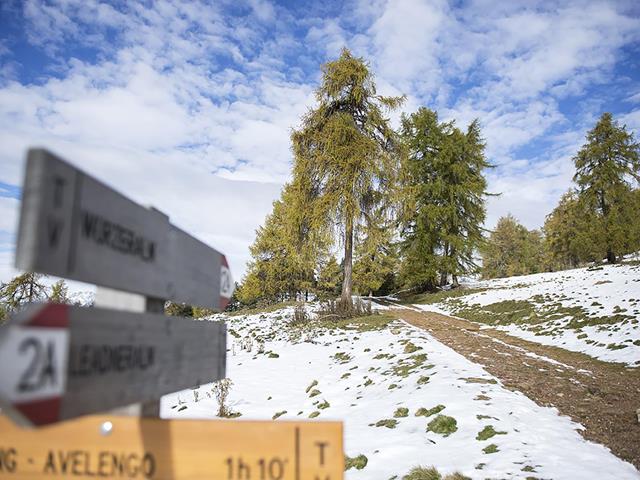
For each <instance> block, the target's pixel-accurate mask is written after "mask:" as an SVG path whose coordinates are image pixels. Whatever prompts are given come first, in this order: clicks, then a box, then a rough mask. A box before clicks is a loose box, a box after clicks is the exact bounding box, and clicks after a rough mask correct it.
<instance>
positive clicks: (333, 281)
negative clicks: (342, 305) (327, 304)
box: [315, 255, 342, 299]
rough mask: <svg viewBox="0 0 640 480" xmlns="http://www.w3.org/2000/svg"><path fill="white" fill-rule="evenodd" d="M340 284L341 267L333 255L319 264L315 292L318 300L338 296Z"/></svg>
mask: <svg viewBox="0 0 640 480" xmlns="http://www.w3.org/2000/svg"><path fill="white" fill-rule="evenodd" d="M341 284H342V267H341V266H340V265H339V264H338V261H337V260H336V257H335V256H334V255H331V256H329V257H328V258H327V259H326V260H325V261H323V262H321V264H320V266H319V268H318V281H317V284H316V288H315V292H316V295H317V296H318V298H320V299H327V298H335V297H336V296H338V295H339V294H340V285H341Z"/></svg>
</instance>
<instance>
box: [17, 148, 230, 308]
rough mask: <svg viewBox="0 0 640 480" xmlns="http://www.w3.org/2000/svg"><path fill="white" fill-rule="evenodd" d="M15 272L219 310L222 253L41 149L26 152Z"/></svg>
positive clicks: (225, 284) (226, 284)
mask: <svg viewBox="0 0 640 480" xmlns="http://www.w3.org/2000/svg"><path fill="white" fill-rule="evenodd" d="M16 267H17V268H19V269H22V270H27V271H35V272H40V273H48V274H51V275H56V276H58V277H64V278H70V279H73V280H80V281H83V282H88V283H94V284H96V285H102V286H105V287H111V288H115V289H119V290H125V291H128V292H134V293H139V294H142V295H145V296H147V297H153V298H162V299H165V300H173V301H176V302H184V303H187V304H189V305H199V306H203V307H210V308H216V309H217V308H219V309H224V307H225V306H226V305H227V303H228V302H229V299H230V298H231V295H232V293H233V285H234V284H233V279H232V278H231V272H230V271H229V265H228V264H227V260H226V258H225V256H224V255H222V254H221V253H220V252H218V251H216V250H214V249H213V248H211V247H209V246H207V245H205V244H204V243H202V242H200V241H199V240H197V239H196V238H194V237H192V236H190V235H188V234H186V233H185V232H183V231H182V230H180V229H179V228H177V227H175V226H173V225H171V224H170V223H169V219H168V217H167V216H166V215H164V214H163V213H161V212H159V211H157V210H154V209H150V208H145V207H143V206H141V205H138V204H137V203H135V202H133V201H131V200H129V199H128V198H126V197H124V196H123V195H121V194H120V193H118V192H116V191H115V190H113V189H111V188H110V187H108V186H106V185H105V184H103V183H102V182H100V181H98V180H96V179H95V178H93V177H91V176H89V175H87V174H85V173H83V172H82V171H80V170H78V169H77V168H75V167H73V166H71V165H70V164H69V163H67V162H65V161H63V160H61V159H59V158H58V157H56V156H55V155H53V154H51V153H49V152H48V151H46V150H41V149H33V150H29V152H28V155H27V173H26V178H25V183H24V188H23V193H22V204H21V210H20V226H19V228H18V241H17V251H16Z"/></svg>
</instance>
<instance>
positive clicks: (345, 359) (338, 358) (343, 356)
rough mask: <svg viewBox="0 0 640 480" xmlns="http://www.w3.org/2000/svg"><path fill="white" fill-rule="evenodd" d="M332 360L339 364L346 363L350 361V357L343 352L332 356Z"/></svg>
mask: <svg viewBox="0 0 640 480" xmlns="http://www.w3.org/2000/svg"><path fill="white" fill-rule="evenodd" d="M333 359H334V360H336V361H338V362H340V363H347V362H350V361H351V355H349V354H348V353H345V352H338V353H336V354H335V355H334V356H333Z"/></svg>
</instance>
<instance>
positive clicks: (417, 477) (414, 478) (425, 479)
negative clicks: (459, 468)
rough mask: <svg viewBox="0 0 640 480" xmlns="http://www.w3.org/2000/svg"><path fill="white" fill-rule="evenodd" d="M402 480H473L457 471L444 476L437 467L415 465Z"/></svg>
mask: <svg viewBox="0 0 640 480" xmlns="http://www.w3.org/2000/svg"><path fill="white" fill-rule="evenodd" d="M402 480H471V479H470V478H469V477H465V476H464V475H462V474H461V473H458V472H455V473H451V474H449V475H447V476H446V477H443V476H442V475H441V474H440V472H438V470H436V469H435V467H429V468H425V467H413V468H412V469H411V470H410V471H409V473H408V474H406V475H405V476H404V477H402Z"/></svg>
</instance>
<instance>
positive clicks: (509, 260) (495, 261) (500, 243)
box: [481, 214, 544, 278]
mask: <svg viewBox="0 0 640 480" xmlns="http://www.w3.org/2000/svg"><path fill="white" fill-rule="evenodd" d="M543 245H544V244H543V238H542V234H541V233H540V232H539V231H538V230H531V231H529V230H527V229H526V228H525V227H524V226H523V225H521V224H520V223H519V222H518V221H517V220H516V219H515V217H513V216H512V215H511V214H509V215H507V216H506V217H501V218H500V219H499V220H498V223H497V224H496V228H495V229H494V230H493V231H492V232H491V234H490V235H489V239H488V240H487V241H486V242H485V243H484V245H483V247H482V248H481V253H482V275H483V277H485V278H496V277H511V276H514V275H527V274H530V273H538V272H541V271H542V270H543V269H544V247H543Z"/></svg>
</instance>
